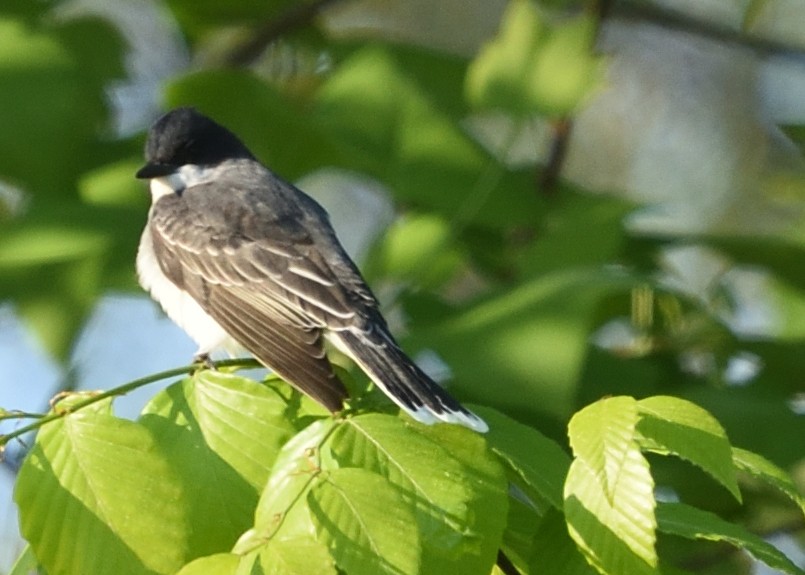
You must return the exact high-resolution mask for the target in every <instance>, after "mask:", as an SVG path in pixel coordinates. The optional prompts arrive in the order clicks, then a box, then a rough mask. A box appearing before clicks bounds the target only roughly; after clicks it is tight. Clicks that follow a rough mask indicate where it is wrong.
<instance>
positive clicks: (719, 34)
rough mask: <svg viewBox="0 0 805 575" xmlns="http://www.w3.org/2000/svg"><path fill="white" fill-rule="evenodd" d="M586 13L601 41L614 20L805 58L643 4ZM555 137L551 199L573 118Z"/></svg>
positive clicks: (544, 180) (599, 6)
mask: <svg viewBox="0 0 805 575" xmlns="http://www.w3.org/2000/svg"><path fill="white" fill-rule="evenodd" d="M586 10H587V11H588V12H590V13H591V14H592V15H593V16H594V17H595V18H596V28H597V30H596V36H597V37H600V35H601V29H602V28H603V26H604V25H605V23H606V21H607V20H608V19H610V18H619V19H621V20H626V21H633V22H645V23H649V24H654V25H656V26H661V27H663V28H668V29H671V30H678V31H680V32H686V33H689V34H695V35H697V36H701V37H704V38H709V39H711V40H714V41H717V42H722V43H726V44H734V45H736V46H742V47H745V48H748V49H751V50H754V51H755V52H756V53H758V54H759V55H761V56H764V55H769V54H789V55H800V56H805V48H803V47H798V46H791V45H788V44H785V43H783V42H777V41H774V40H769V39H765V38H758V37H754V36H752V35H751V33H749V32H744V31H742V30H735V29H734V28H729V27H727V26H722V25H719V24H717V23H713V22H708V21H703V20H698V19H696V18H691V17H690V16H687V15H685V14H684V13H682V12H676V11H673V10H669V9H666V8H662V7H659V6H657V5H655V4H650V3H648V2H645V1H640V0H591V1H590V2H589V3H588V4H587V6H586ZM551 129H552V132H553V136H552V140H551V152H550V155H549V156H548V159H547V161H546V164H545V167H544V168H543V171H542V172H541V173H540V175H539V176H538V178H537V185H538V190H539V192H540V193H542V194H544V195H551V194H552V192H553V191H555V189H556V186H557V184H558V182H559V178H560V176H561V172H562V168H563V166H564V160H565V156H566V153H567V147H568V145H569V142H570V137H571V132H572V118H570V117H565V118H560V119H558V120H556V121H555V122H553V124H552V126H551Z"/></svg>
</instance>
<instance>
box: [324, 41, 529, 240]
mask: <svg viewBox="0 0 805 575" xmlns="http://www.w3.org/2000/svg"><path fill="white" fill-rule="evenodd" d="M315 113H316V119H317V122H318V124H319V125H320V126H321V127H322V128H323V129H325V130H326V131H327V133H328V134H329V135H330V136H331V137H330V139H331V140H332V141H336V142H338V143H339V149H340V150H341V152H342V154H343V161H344V162H345V163H346V165H345V166H344V167H348V168H352V169H356V170H359V171H363V172H367V173H369V174H371V175H373V176H375V177H377V178H379V179H380V180H382V181H383V182H384V183H386V184H387V185H388V187H389V188H390V189H392V190H393V191H394V193H395V195H396V197H397V198H398V200H400V201H402V202H405V203H406V204H408V205H413V206H415V207H417V208H419V209H422V210H432V211H435V212H436V213H438V214H440V215H442V216H444V217H445V218H447V219H449V220H452V221H459V222H461V223H462V224H465V223H468V222H472V223H478V224H480V225H485V226H494V227H505V228H506V229H509V228H510V227H511V226H513V225H517V224H528V225H531V224H532V223H533V221H534V219H535V217H536V214H537V213H538V211H539V207H540V204H539V202H537V201H535V200H534V198H533V197H532V196H531V195H529V194H524V193H523V189H524V187H525V186H528V185H530V175H529V174H527V173H525V172H523V173H517V174H515V173H512V172H508V171H506V170H504V169H502V168H501V167H499V166H498V164H497V162H496V160H494V159H493V158H492V157H491V156H490V155H489V154H487V153H485V152H484V151H483V150H481V149H480V148H479V147H478V146H477V144H476V143H475V142H474V141H472V140H471V139H470V138H469V136H468V135H467V133H466V132H465V130H464V129H463V128H462V127H461V125H459V123H458V122H457V121H456V120H455V119H454V118H451V117H450V115H449V114H448V113H447V112H446V111H444V110H442V109H439V108H438V107H437V106H436V105H435V103H434V101H433V99H431V98H430V97H429V95H428V93H427V90H425V89H423V88H421V87H420V86H419V85H418V83H417V81H416V80H415V78H414V77H412V75H410V74H408V73H406V71H405V70H404V69H403V68H402V66H401V65H400V64H399V63H398V62H397V61H396V59H395V58H394V56H393V55H392V54H391V53H390V52H389V51H388V50H384V49H380V48H378V47H376V46H372V47H367V48H364V49H362V50H360V51H358V52H357V53H355V54H354V55H353V56H351V57H350V58H349V59H348V60H346V61H344V62H343V63H341V64H340V65H339V67H338V69H337V70H336V71H335V72H334V73H333V74H332V75H331V76H330V77H329V78H328V79H327V82H326V83H325V84H324V85H323V86H322V88H321V89H320V90H319V91H318V93H317V94H316V98H315Z"/></svg>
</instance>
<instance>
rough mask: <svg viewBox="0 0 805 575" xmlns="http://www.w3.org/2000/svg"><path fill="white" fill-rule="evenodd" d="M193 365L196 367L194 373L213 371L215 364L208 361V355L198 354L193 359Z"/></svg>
mask: <svg viewBox="0 0 805 575" xmlns="http://www.w3.org/2000/svg"><path fill="white" fill-rule="evenodd" d="M193 365H195V366H196V371H201V370H202V369H212V370H214V369H215V363H213V361H212V360H211V359H210V354H209V353H199V354H196V356H195V357H193Z"/></svg>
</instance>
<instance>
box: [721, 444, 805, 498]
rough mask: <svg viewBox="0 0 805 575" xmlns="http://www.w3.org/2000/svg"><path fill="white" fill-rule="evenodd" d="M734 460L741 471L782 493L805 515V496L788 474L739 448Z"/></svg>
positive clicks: (734, 449)
mask: <svg viewBox="0 0 805 575" xmlns="http://www.w3.org/2000/svg"><path fill="white" fill-rule="evenodd" d="M732 460H733V463H734V464H735V467H737V468H738V469H740V470H741V471H744V472H746V473H749V474H750V475H753V476H754V477H757V478H758V479H761V480H763V481H765V482H766V483H768V484H769V485H771V486H773V487H776V488H777V489H779V490H780V491H782V492H783V493H784V494H785V495H787V496H788V497H790V498H791V500H792V501H793V502H794V503H796V504H797V506H798V507H799V508H800V509H801V510H802V512H803V514H805V496H803V495H802V493H800V492H799V489H797V486H796V485H795V484H794V481H793V480H792V479H791V476H790V475H789V474H788V473H786V472H785V471H783V470H782V469H780V468H779V467H777V466H776V465H775V464H774V463H772V462H771V461H769V460H768V459H766V458H765V457H763V456H761V455H758V454H757V453H753V452H751V451H747V450H746V449H741V448H739V447H733V448H732Z"/></svg>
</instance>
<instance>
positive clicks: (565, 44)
mask: <svg viewBox="0 0 805 575" xmlns="http://www.w3.org/2000/svg"><path fill="white" fill-rule="evenodd" d="M597 28H598V23H597V22H596V19H595V17H593V16H591V15H589V14H581V15H580V16H577V17H575V18H572V19H570V20H568V21H566V22H562V23H561V24H559V25H557V26H555V27H554V28H552V29H551V31H550V34H548V35H547V37H546V39H545V41H544V42H542V43H541V45H540V47H539V49H538V50H537V53H536V55H535V58H534V65H533V69H532V70H531V74H530V75H528V76H527V80H528V82H529V85H528V86H527V88H526V89H527V90H530V91H531V93H532V94H533V98H534V101H535V102H536V103H537V105H538V107H539V109H540V110H541V111H543V112H544V113H547V114H550V115H553V116H565V115H568V114H571V113H572V112H573V111H574V110H576V109H577V108H578V107H579V105H580V104H582V102H583V101H584V100H585V99H586V98H587V97H589V95H590V93H591V92H592V89H593V88H594V87H595V86H596V85H597V84H598V81H599V79H600V78H601V75H602V74H601V71H602V70H601V65H600V62H599V61H598V59H597V58H596V57H595V56H593V53H592V47H593V44H594V42H595V35H596V31H597Z"/></svg>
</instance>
